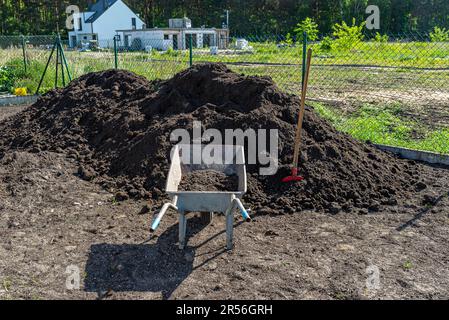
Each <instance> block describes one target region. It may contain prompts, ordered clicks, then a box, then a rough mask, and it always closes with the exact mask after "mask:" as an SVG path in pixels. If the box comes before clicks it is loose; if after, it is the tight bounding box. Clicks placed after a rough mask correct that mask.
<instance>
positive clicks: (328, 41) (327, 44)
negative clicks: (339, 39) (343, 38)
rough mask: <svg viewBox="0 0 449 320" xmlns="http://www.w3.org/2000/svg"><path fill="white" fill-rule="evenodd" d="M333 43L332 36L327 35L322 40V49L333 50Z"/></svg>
mask: <svg viewBox="0 0 449 320" xmlns="http://www.w3.org/2000/svg"><path fill="white" fill-rule="evenodd" d="M332 44H333V40H332V38H331V37H329V36H326V37H324V38H323V39H322V40H321V42H320V50H321V51H331V50H332Z"/></svg>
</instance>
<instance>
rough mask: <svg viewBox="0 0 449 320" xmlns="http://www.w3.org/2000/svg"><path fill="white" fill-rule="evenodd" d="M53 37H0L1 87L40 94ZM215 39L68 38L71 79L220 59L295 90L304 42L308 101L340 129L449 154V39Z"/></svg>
mask: <svg viewBox="0 0 449 320" xmlns="http://www.w3.org/2000/svg"><path fill="white" fill-rule="evenodd" d="M302 38H303V39H305V38H304V37H302ZM55 40H56V37H55V36H26V37H21V36H15V37H8V36H0V66H1V67H2V69H1V70H3V71H0V72H2V73H0V91H2V90H3V91H5V90H6V91H11V90H13V89H14V88H16V87H26V88H27V89H28V92H31V93H33V92H35V91H36V89H37V86H38V83H39V80H40V78H41V76H42V74H43V72H44V70H45V66H46V64H47V62H48V58H49V55H50V52H51V49H52V47H53V45H54V43H55ZM433 40H434V39H433ZM214 42H215V41H209V42H208V43H204V42H202V41H199V39H198V37H196V36H192V37H191V38H190V37H189V36H186V37H185V38H183V39H182V41H180V39H177V41H173V37H170V38H168V37H164V38H158V39H156V38H154V39H140V38H134V39H133V38H132V37H131V38H127V39H122V38H121V39H118V38H116V39H102V40H100V41H92V40H91V41H84V42H83V41H80V42H78V43H76V44H74V46H73V47H72V46H71V43H69V41H62V44H63V47H64V53H65V57H66V59H67V63H68V67H69V70H70V72H71V75H72V78H77V77H79V76H81V75H83V74H86V73H89V72H94V71H101V70H106V69H111V68H114V67H115V66H117V67H118V68H120V69H125V70H129V71H132V72H135V73H136V74H139V75H143V76H145V77H147V78H148V79H150V80H154V79H167V78H170V77H172V76H173V75H174V74H176V73H177V72H179V71H182V70H184V69H186V68H188V67H189V65H190V64H191V63H194V64H196V63H202V62H222V63H225V64H226V65H227V66H228V67H229V68H230V69H232V70H233V71H236V72H239V73H243V74H245V75H259V76H270V77H271V78H272V79H273V80H274V81H275V82H276V84H277V85H278V86H279V87H280V88H281V89H282V90H284V91H287V92H289V93H293V94H297V95H299V94H300V92H301V87H302V77H303V52H304V48H312V49H313V52H314V55H313V60H312V68H311V73H310V80H309V89H308V97H309V102H310V103H311V104H312V105H313V106H314V108H315V109H316V110H317V111H318V112H320V113H321V115H322V116H324V117H326V118H327V119H329V120H330V121H331V122H333V123H334V125H335V126H336V127H337V128H338V129H340V130H342V131H345V132H348V133H350V134H352V135H353V136H355V137H357V138H359V139H363V140H370V141H372V142H377V143H383V144H390V145H396V146H404V147H411V148H417V149H423V150H431V151H436V152H441V153H449V142H448V141H449V41H444V40H443V41H435V40H434V41H431V37H430V35H429V34H416V33H413V34H402V35H389V36H387V35H380V34H373V35H365V36H364V37H363V38H357V37H356V38H350V37H349V38H346V39H342V38H337V39H335V38H333V37H332V36H327V37H321V38H320V39H319V40H318V41H311V42H306V41H304V40H303V41H301V40H300V39H299V38H298V41H295V39H294V38H293V39H292V37H289V36H288V37H284V36H246V37H232V38H226V39H222V38H220V41H219V42H220V43H217V45H216V46H215V45H214V44H215V43H214ZM179 43H182V45H181V46H180V45H179ZM57 67H58V65H57V64H56V60H55V58H54V59H53V61H50V63H49V64H48V70H47V73H46V76H45V79H44V81H43V84H42V86H41V89H40V92H41V93H42V92H45V91H48V90H49V89H51V88H53V87H54V86H55V78H56V76H55V74H56V68H57ZM5 68H7V69H8V70H13V71H12V72H13V73H14V80H13V81H11V80H10V81H9V82H8V81H6V80H5V79H4V78H5V76H4V74H5V71H4V70H5ZM59 70H60V69H59ZM2 74H3V76H2ZM2 77H3V78H2ZM2 81H3V85H2ZM59 81H61V80H60V79H59ZM5 83H7V84H6V85H5ZM58 85H62V83H60V82H59V83H58Z"/></svg>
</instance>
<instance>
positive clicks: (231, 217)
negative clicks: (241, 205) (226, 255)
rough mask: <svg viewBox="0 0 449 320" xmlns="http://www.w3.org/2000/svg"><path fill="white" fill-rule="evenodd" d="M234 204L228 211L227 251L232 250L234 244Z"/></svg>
mask: <svg viewBox="0 0 449 320" xmlns="http://www.w3.org/2000/svg"><path fill="white" fill-rule="evenodd" d="M233 209H234V204H231V206H230V207H229V208H228V210H226V249H227V250H232V247H233V243H232V238H233V236H234V215H233V211H234V210H233Z"/></svg>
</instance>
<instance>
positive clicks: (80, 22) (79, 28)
mask: <svg viewBox="0 0 449 320" xmlns="http://www.w3.org/2000/svg"><path fill="white" fill-rule="evenodd" d="M81 30H83V24H82V20H81V18H78V31H81Z"/></svg>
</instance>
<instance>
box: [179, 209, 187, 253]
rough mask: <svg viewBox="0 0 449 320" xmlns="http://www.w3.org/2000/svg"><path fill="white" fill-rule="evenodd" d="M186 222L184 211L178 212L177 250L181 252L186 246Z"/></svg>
mask: <svg viewBox="0 0 449 320" xmlns="http://www.w3.org/2000/svg"><path fill="white" fill-rule="evenodd" d="M186 227H187V220H186V215H185V212H184V211H180V212H179V249H180V250H183V249H184V247H185V245H186Z"/></svg>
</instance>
